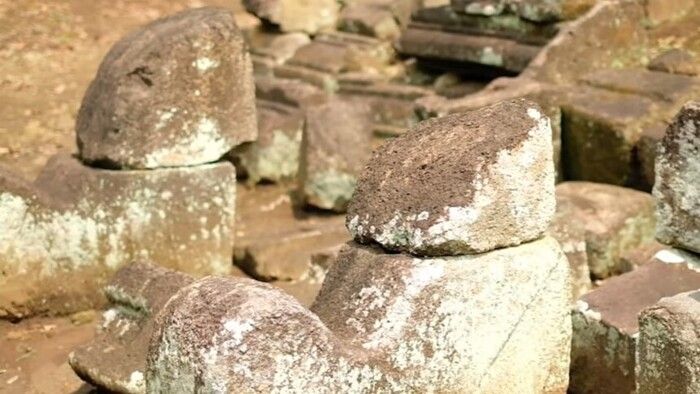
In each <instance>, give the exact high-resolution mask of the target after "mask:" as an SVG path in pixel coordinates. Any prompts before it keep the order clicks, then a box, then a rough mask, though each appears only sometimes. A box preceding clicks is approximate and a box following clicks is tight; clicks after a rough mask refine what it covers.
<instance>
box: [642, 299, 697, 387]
mask: <svg viewBox="0 0 700 394" xmlns="http://www.w3.org/2000/svg"><path fill="white" fill-rule="evenodd" d="M637 346H638V351H637V355H638V356H637V357H638V363H639V367H638V368H637V393H639V394H656V393H700V290H695V291H690V292H687V293H682V294H678V295H676V296H674V297H669V298H662V299H661V301H659V302H658V303H656V304H655V305H654V306H652V307H650V308H647V309H646V310H644V311H643V312H642V313H641V315H640V317H639V343H638V345H637Z"/></svg>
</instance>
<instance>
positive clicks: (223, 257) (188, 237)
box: [0, 156, 236, 318]
mask: <svg viewBox="0 0 700 394" xmlns="http://www.w3.org/2000/svg"><path fill="white" fill-rule="evenodd" d="M235 182H236V174H235V169H234V168H233V166H232V165H231V164H230V163H225V162H224V163H216V164H208V165H202V166H196V167H181V168H172V169H159V170H145V171H113V170H104V169H95V168H91V167H87V166H85V165H83V164H81V163H80V161H78V160H76V159H74V158H72V157H68V156H56V157H54V158H53V159H51V160H50V161H49V163H48V164H47V166H46V167H45V168H44V170H43V172H42V173H41V174H40V175H39V177H38V179H37V180H36V181H35V182H34V184H30V183H28V182H26V181H24V180H22V179H18V177H16V176H14V175H12V174H11V173H6V172H4V173H3V174H2V175H0V217H2V218H3V220H0V272H1V274H0V317H1V318H19V317H24V316H31V315H36V314H52V315H55V314H65V313H72V312H75V311H80V310H85V309H91V308H97V307H100V306H101V305H102V304H103V303H104V299H103V298H102V297H100V296H99V289H100V288H101V287H102V286H103V285H104V284H105V283H106V281H107V280H108V279H109V278H110V277H111V275H112V274H113V273H114V272H115V271H116V270H117V269H119V268H120V267H121V266H123V265H124V264H126V263H129V262H131V261H133V260H136V259H146V258H147V259H151V260H152V261H154V262H157V263H158V264H160V265H163V266H166V267H170V268H174V269H177V270H180V271H184V272H188V273H192V274H197V275H207V274H223V273H227V272H229V270H230V267H231V257H232V249H233V236H234V234H233V226H234V209H235V203H234V199H235V194H236V193H235V192H236V190H235Z"/></svg>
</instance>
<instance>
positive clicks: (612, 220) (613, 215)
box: [550, 182, 656, 279]
mask: <svg viewBox="0 0 700 394" xmlns="http://www.w3.org/2000/svg"><path fill="white" fill-rule="evenodd" d="M556 198H557V213H556V215H555V220H554V222H553V224H552V226H551V227H550V234H552V235H553V236H554V237H555V238H557V240H559V241H560V242H561V244H562V249H563V250H564V252H565V253H566V254H567V257H570V259H571V260H570V261H572V262H575V263H576V265H575V266H578V265H579V264H581V262H582V261H583V257H582V256H580V254H586V259H585V260H586V261H587V262H588V267H589V269H590V273H591V274H592V275H593V277H594V278H597V279H602V278H607V277H609V276H612V275H617V274H620V273H623V272H626V271H627V270H628V267H626V265H624V264H622V262H621V260H620V257H621V255H622V254H623V253H625V252H627V251H629V250H632V249H634V248H636V247H638V246H640V245H643V244H645V243H648V242H651V241H652V240H653V239H654V228H655V224H656V221H655V218H654V199H653V198H652V196H651V195H650V194H648V193H643V192H639V191H636V190H632V189H627V188H623V187H619V186H613V185H606V184H602V183H591V182H564V183H560V184H559V185H557V187H556ZM577 256H580V257H577Z"/></svg>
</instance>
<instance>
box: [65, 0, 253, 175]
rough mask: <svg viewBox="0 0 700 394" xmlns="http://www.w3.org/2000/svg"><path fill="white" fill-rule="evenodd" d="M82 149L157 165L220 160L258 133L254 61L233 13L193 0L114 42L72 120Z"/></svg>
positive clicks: (114, 161) (110, 163)
mask: <svg viewBox="0 0 700 394" xmlns="http://www.w3.org/2000/svg"><path fill="white" fill-rule="evenodd" d="M76 131H77V138H78V148H79V150H80V156H81V158H82V159H83V160H84V161H86V162H90V163H96V164H98V165H100V166H107V167H110V168H111V167H119V168H157V167H173V166H186V165H195V164H202V163H208V162H213V161H216V160H219V159H220V158H221V157H222V156H223V155H224V154H225V153H226V152H228V151H229V150H231V149H232V148H233V147H235V146H236V145H238V144H240V143H242V142H245V141H251V140H253V139H255V137H256V135H257V126H256V118H255V100H254V86H253V80H252V66H251V63H250V58H249V55H248V52H247V48H246V44H245V43H244V41H243V37H242V35H241V33H240V31H239V30H238V28H237V27H236V24H235V22H234V19H233V15H232V14H231V13H230V12H228V11H226V10H223V9H218V8H200V9H192V10H187V11H184V12H181V13H179V14H176V15H173V16H171V17H168V18H164V19H159V20H157V21H155V22H153V23H151V24H149V25H146V26H145V27H143V28H141V29H140V30H137V31H136V32H134V33H132V34H130V35H128V36H127V37H125V38H123V39H122V40H121V41H119V42H118V43H117V44H115V45H114V46H113V47H112V49H111V50H110V52H109V53H108V54H107V56H105V58H104V60H103V61H102V64H101V65H100V68H99V70H98V72H97V75H96V77H95V79H94V81H93V82H92V83H91V84H90V87H89V88H88V90H87V92H86V93H85V97H84V98H83V104H82V106H81V108H80V112H79V113H78V118H77V124H76Z"/></svg>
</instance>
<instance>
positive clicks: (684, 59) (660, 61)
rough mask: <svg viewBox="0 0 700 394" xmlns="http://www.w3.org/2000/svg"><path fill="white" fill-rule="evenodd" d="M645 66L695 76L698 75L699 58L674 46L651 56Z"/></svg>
mask: <svg viewBox="0 0 700 394" xmlns="http://www.w3.org/2000/svg"><path fill="white" fill-rule="evenodd" d="M647 68H648V69H649V70H653V71H661V72H666V73H671V74H680V75H688V76H697V75H700V59H698V58H697V57H696V56H695V55H693V54H691V53H690V52H688V51H684V50H682V49H678V48H674V49H669V50H667V51H665V52H663V53H661V54H660V55H659V56H657V57H655V58H653V59H652V60H651V61H650V62H649V65H648V66H647Z"/></svg>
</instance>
